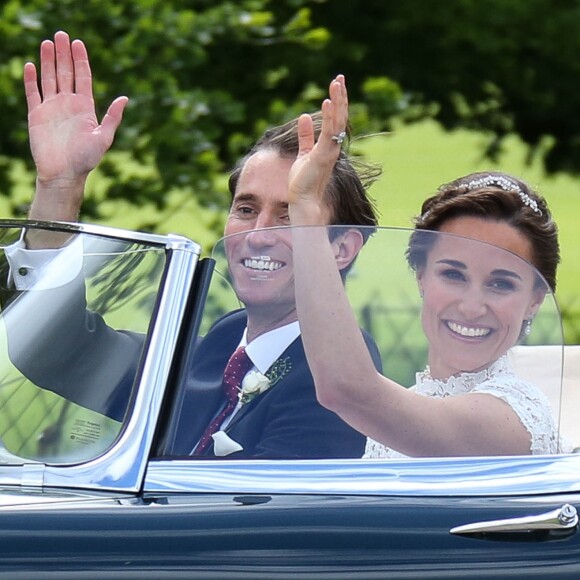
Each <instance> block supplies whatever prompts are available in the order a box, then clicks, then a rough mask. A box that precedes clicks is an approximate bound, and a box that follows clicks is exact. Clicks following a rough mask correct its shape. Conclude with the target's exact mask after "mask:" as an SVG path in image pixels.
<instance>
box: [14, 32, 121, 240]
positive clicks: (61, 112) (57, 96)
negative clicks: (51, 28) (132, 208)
mask: <svg viewBox="0 0 580 580" xmlns="http://www.w3.org/2000/svg"><path fill="white" fill-rule="evenodd" d="M38 81H39V79H38V75H37V69H36V66H35V65H34V64H33V63H30V62H29V63H26V64H25V66H24V87H25V93H26V101H27V103H28V127H29V135H30V148H31V151H32V156H33V158H34V162H35V164H36V170H37V180H36V193H35V196H34V200H33V202H32V205H31V207H30V212H29V218H30V219H34V220H60V221H75V220H76V219H78V215H79V211H80V208H81V205H82V201H83V194H84V188H85V183H86V179H87V176H88V174H89V173H90V172H91V171H92V170H93V169H94V168H95V167H96V166H97V164H98V163H99V161H100V160H101V159H102V157H103V156H104V154H105V153H106V151H107V150H108V149H109V147H110V146H111V144H112V142H113V138H114V136H115V131H116V130H117V127H118V126H119V124H120V123H121V119H122V116H123V111H124V109H125V105H126V104H127V101H128V99H127V97H118V98H117V99H115V100H114V101H113V103H112V104H111V105H110V107H109V108H108V110H107V113H106V114H105V116H104V118H103V120H102V122H101V123H100V124H99V122H98V120H97V117H96V113H95V104H94V100H93V89H92V76H91V68H90V64H89V59H88V54H87V50H86V48H85V45H84V44H83V42H82V41H80V40H73V41H72V42H71V41H70V39H69V36H68V34H67V33H66V32H63V31H59V32H57V33H56V34H55V36H54V41H51V40H45V41H44V42H43V43H42V44H41V46H40V86H39V82H38ZM65 240H66V236H63V235H60V234H48V233H46V232H44V233H40V232H30V233H28V234H27V237H26V243H27V246H28V247H29V248H32V249H35V248H50V247H59V246H61V245H62V243H63V242H64V241H65Z"/></svg>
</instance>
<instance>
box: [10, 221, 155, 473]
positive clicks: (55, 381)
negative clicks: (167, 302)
mask: <svg viewBox="0 0 580 580" xmlns="http://www.w3.org/2000/svg"><path fill="white" fill-rule="evenodd" d="M0 232H1V234H2V239H1V240H0V242H1V244H2V247H3V248H4V250H3V252H2V256H1V258H0V269H1V270H2V273H1V276H2V278H1V280H2V283H1V290H0V300H1V302H2V319H1V324H0V359H1V363H0V365H1V366H0V439H1V441H2V447H1V448H0V463H15V462H16V463H21V462H22V461H24V460H26V461H34V460H38V461H44V462H49V463H71V462H76V461H83V460H87V459H90V458H94V457H96V456H98V455H100V454H101V453H102V452H104V451H105V450H106V449H107V448H108V447H109V446H110V445H111V444H112V442H113V441H114V440H115V438H116V437H117V436H118V434H119V433H120V430H121V428H122V424H123V420H124V418H125V417H126V413H127V410H128V405H129V400H130V397H131V392H132V388H133V382H134V379H135V376H136V373H137V368H138V365H139V360H140V358H141V355H142V351H143V345H144V336H145V333H146V332H147V328H148V325H149V322H150V320H151V316H152V312H153V307H154V303H155V300H156V295H157V291H158V287H159V282H160V278H161V274H162V270H163V267H164V254H163V252H162V251H161V250H159V249H158V248H150V247H146V246H144V245H141V244H137V243H128V242H126V241H124V242H121V241H115V240H111V239H104V238H99V237H97V236H90V235H83V236H81V235H77V236H74V237H72V238H71V239H70V241H69V242H68V244H67V245H66V247H65V248H64V249H59V250H55V251H52V252H47V254H46V255H45V257H43V258H42V259H40V261H38V260H37V259H36V258H35V259H34V260H33V261H31V259H30V258H29V256H30V254H28V255H27V254H23V253H22V252H21V251H20V250H19V248H18V244H16V246H15V245H14V243H15V242H17V240H18V239H19V238H20V235H21V232H20V231H19V230H10V229H3V230H0Z"/></svg>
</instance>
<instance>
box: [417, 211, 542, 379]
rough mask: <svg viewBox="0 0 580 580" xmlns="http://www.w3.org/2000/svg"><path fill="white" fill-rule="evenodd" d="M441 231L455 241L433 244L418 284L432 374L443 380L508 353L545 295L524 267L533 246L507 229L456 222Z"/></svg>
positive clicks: (488, 223) (474, 220)
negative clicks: (421, 296)
mask: <svg viewBox="0 0 580 580" xmlns="http://www.w3.org/2000/svg"><path fill="white" fill-rule="evenodd" d="M439 231H440V232H442V233H446V234H454V235H452V236H440V237H438V238H437V240H436V242H435V243H434V245H433V247H432V248H431V249H430V250H429V252H428V256H427V261H426V264H425V267H424V268H423V269H422V270H421V271H420V272H419V274H418V281H419V286H420V288H421V291H422V293H423V309H422V322H423V328H424V331H425V334H426V336H427V338H428V340H429V366H430V370H431V375H432V376H433V377H434V378H441V379H442V378H448V377H450V376H452V375H455V374H457V373H460V372H473V371H478V370H481V369H484V368H486V367H487V366H489V365H490V364H492V363H493V362H494V361H496V360H497V359H498V358H499V357H500V356H502V355H503V354H504V353H505V352H507V350H508V349H509V348H511V347H512V346H513V345H514V344H515V343H516V342H517V340H518V338H519V336H520V332H521V328H522V323H523V321H524V320H525V319H528V318H531V317H532V316H533V314H534V313H535V312H536V310H537V308H538V306H539V305H540V304H541V301H542V299H543V296H544V292H542V291H540V290H538V289H537V288H535V282H536V280H537V277H536V273H535V270H534V268H533V267H531V266H530V265H529V264H527V263H526V262H531V260H532V248H531V244H530V242H529V241H528V240H527V239H526V237H525V236H524V235H523V234H521V233H520V232H519V231H518V230H517V229H515V228H513V227H512V226H510V225H508V224H507V223H505V222H499V221H492V220H485V219H483V218H476V217H458V218H454V219H452V220H449V221H447V222H445V223H444V224H443V226H442V227H441V228H440V230H439ZM456 236H463V237H464V238H469V239H464V238H458V237H456ZM480 242H485V243H480ZM490 244H493V245H490ZM506 250H507V251H506ZM520 258H521V259H520ZM524 260H525V261H526V262H524Z"/></svg>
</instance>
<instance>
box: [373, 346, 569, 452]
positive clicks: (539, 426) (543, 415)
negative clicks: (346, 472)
mask: <svg viewBox="0 0 580 580" xmlns="http://www.w3.org/2000/svg"><path fill="white" fill-rule="evenodd" d="M416 380H417V384H416V385H415V386H414V387H411V388H412V389H413V390H414V391H415V392H416V393H417V394H419V395H423V396H424V397H438V398H443V397H454V396H456V395H463V394H466V393H485V394H489V395H493V396H494V397H498V398H500V399H502V400H503V401H505V402H506V403H507V404H508V405H509V406H510V407H511V408H512V409H513V410H514V411H515V413H516V414H517V416H518V417H519V419H520V421H521V422H522V425H523V426H524V427H525V428H526V429H527V431H528V432H529V434H530V438H531V445H530V452H531V454H532V455H541V454H550V453H567V452H570V451H571V449H570V448H569V447H570V445H569V444H568V443H567V442H565V441H563V440H560V439H559V437H558V427H557V425H556V422H555V421H554V418H553V416H552V410H551V408H550V403H549V401H548V398H547V397H546V395H544V393H543V392H542V391H541V390H540V389H539V388H538V387H536V386H535V385H533V384H532V383H530V382H528V381H525V380H523V379H521V378H519V377H518V376H516V374H515V373H514V371H513V369H512V367H511V365H510V363H509V361H508V357H507V355H504V356H502V357H501V358H500V359H498V360H497V361H496V362H495V363H494V364H493V365H491V366H490V367H488V368H487V369H484V370H482V371H479V372H476V373H462V374H460V375H459V376H453V377H450V378H449V379H446V380H439V379H433V378H432V377H431V375H430V374H429V368H427V370H425V371H423V372H421V373H417V377H416ZM363 457H364V458H399V457H407V456H406V455H403V454H402V453H399V452H398V451H395V450H394V449H389V448H388V447H385V446H384V445H382V444H381V443H379V442H377V441H374V440H373V439H370V438H368V439H367V445H366V450H365V454H364V456H363Z"/></svg>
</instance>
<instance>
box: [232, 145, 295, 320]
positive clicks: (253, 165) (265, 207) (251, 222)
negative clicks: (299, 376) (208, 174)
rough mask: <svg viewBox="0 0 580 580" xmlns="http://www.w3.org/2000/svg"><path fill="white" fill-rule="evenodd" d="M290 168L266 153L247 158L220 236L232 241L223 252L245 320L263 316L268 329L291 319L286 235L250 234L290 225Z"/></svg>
mask: <svg viewBox="0 0 580 580" xmlns="http://www.w3.org/2000/svg"><path fill="white" fill-rule="evenodd" d="M293 163H294V159H293V158H288V159H287V158H282V157H280V156H279V155H278V154H277V153H276V152H274V151H270V150H264V151H259V152H257V153H255V154H254V155H252V156H251V157H250V158H249V159H248V161H247V162H246V164H245V166H244V168H243V170H242V172H241V174H240V178H239V180H238V183H237V187H236V192H235V194H234V199H233V201H232V206H231V208H230V213H229V215H228V220H227V223H226V227H225V232H224V233H225V235H226V236H232V237H227V238H226V240H225V248H226V255H227V259H228V265H229V271H230V274H231V276H232V279H233V283H234V288H235V290H236V294H237V295H238V298H239V299H240V300H241V301H242V302H243V303H244V304H245V305H246V308H247V309H248V315H249V317H250V316H255V315H256V314H257V315H259V316H260V318H263V317H265V316H266V317H268V318H269V319H271V320H272V322H273V327H276V326H280V325H281V324H284V323H286V322H290V321H292V320H296V306H295V299H294V274H293V267H292V244H291V233H290V231H289V230H285V229H282V230H270V231H255V230H260V229H261V228H272V227H276V226H287V225H289V223H290V222H289V217H288V173H289V171H290V168H291V167H292V164H293ZM234 234H236V235H234ZM256 309H258V311H256Z"/></svg>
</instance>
